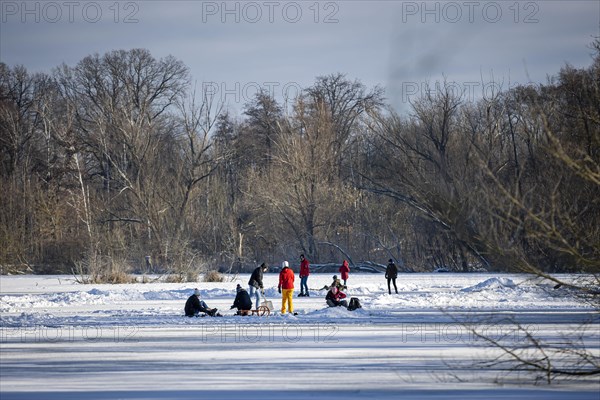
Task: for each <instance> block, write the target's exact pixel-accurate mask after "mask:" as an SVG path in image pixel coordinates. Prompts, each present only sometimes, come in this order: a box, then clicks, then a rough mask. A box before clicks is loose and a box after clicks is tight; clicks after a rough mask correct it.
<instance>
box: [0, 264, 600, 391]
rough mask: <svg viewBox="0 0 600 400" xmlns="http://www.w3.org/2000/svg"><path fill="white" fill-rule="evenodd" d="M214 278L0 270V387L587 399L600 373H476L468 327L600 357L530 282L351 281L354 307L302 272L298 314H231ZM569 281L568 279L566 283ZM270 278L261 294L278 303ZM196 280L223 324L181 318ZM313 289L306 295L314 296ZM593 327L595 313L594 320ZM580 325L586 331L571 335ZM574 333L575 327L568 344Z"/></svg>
mask: <svg viewBox="0 0 600 400" xmlns="http://www.w3.org/2000/svg"><path fill="white" fill-rule="evenodd" d="M229 278H230V279H229V281H228V282H224V283H202V282H199V283H185V284H167V283H149V284H141V283H140V284H132V285H79V284H77V283H76V282H74V280H73V278H72V277H68V276H18V277H13V276H2V277H0V312H1V317H0V346H1V347H0V374H1V380H0V383H1V385H0V394H1V397H2V399H3V400H6V399H30V398H35V399H109V398H110V399H112V398H133V399H198V398H208V399H213V398H214V399H229V398H232V399H233V398H235V399H238V398H244V399H283V398H285V399H304V398H319V399H320V398H323V399H325V398H331V397H332V396H334V397H341V398H345V399H355V398H372V399H380V398H399V397H403V398H410V399H483V398H486V399H490V398H494V399H499V398H528V399H595V400H597V399H598V398H599V396H600V383H599V381H598V377H597V376H596V377H591V378H581V379H579V378H578V379H576V380H559V381H557V382H555V383H553V384H552V385H547V384H546V383H545V381H543V380H540V381H538V382H537V383H538V384H537V385H534V383H536V382H535V377H536V376H535V375H531V374H527V373H524V372H521V373H514V372H513V373H509V371H508V370H507V366H506V365H497V366H495V367H489V368H483V367H482V365H481V364H480V362H482V361H489V360H490V359H492V358H493V357H494V356H496V355H499V354H500V353H499V350H497V349H494V348H492V347H490V346H489V344H488V343H487V342H485V341H484V340H482V339H481V338H478V337H477V336H476V335H474V333H473V332H472V331H471V330H470V328H471V327H476V328H477V329H478V330H479V331H483V332H485V333H487V334H488V335H489V336H491V337H493V338H502V339H506V338H507V337H508V338H509V340H510V341H512V342H513V343H516V344H519V343H523V344H524V345H525V344H527V343H528V342H527V340H526V337H525V333H524V331H521V330H515V326H516V325H515V322H516V323H518V324H520V326H522V327H524V328H527V330H528V331H529V332H533V333H535V335H536V336H538V337H540V338H542V339H544V340H545V341H549V342H552V343H564V345H565V346H567V345H570V346H572V345H574V343H579V344H580V345H582V346H585V347H586V348H588V350H591V352H592V353H593V354H594V355H595V356H596V357H600V332H599V331H600V323H599V320H598V314H597V313H596V312H595V311H594V310H593V309H592V308H591V307H588V306H586V305H585V304H582V303H580V302H578V301H575V300H574V299H573V298H572V296H569V295H568V292H566V291H565V290H562V289H559V290H554V289H552V286H553V284H552V283H550V282H547V281H541V280H539V279H530V278H528V277H526V276H524V275H494V274H468V275H467V274H406V275H400V276H399V278H398V289H399V292H400V293H399V294H393V295H388V294H387V287H386V282H385V279H384V278H383V275H380V274H375V275H373V274H363V275H357V274H354V275H351V276H350V279H349V281H348V286H349V290H348V295H349V297H350V296H352V297H358V298H359V299H360V301H361V303H362V305H363V308H362V309H360V310H357V311H354V312H350V311H347V310H345V309H341V308H335V309H330V308H327V306H326V304H325V302H324V296H325V291H319V290H318V288H321V287H323V286H324V285H325V284H329V283H330V281H331V275H330V274H327V275H311V277H310V279H309V286H310V287H311V297H309V298H298V297H294V305H295V310H296V311H297V312H298V314H299V315H298V316H293V315H284V316H282V315H280V314H279V312H278V311H276V312H274V313H273V314H271V315H270V316H268V317H257V316H253V317H238V316H234V315H233V311H230V310H229V306H230V305H231V304H232V303H233V298H234V295H235V286H236V284H237V283H240V284H241V285H242V286H245V285H246V283H247V281H248V276H247V275H241V276H235V277H229ZM566 278H567V279H577V277H576V276H572V277H566ZM276 284H277V275H275V274H267V275H266V276H265V286H266V288H267V291H266V294H267V297H268V298H269V300H272V301H273V303H274V305H275V307H276V308H278V307H279V306H280V304H281V301H280V295H279V294H278V293H277V290H276ZM195 287H197V288H199V289H200V291H201V293H202V299H203V300H204V301H206V302H207V303H208V305H209V306H211V307H217V308H218V309H219V310H220V312H221V313H222V314H223V315H224V316H223V317H222V318H210V317H206V318H186V317H184V316H183V305H184V303H185V300H186V299H187V297H188V296H189V295H190V294H191V293H192V291H193V289H194V288H195ZM313 288H314V289H313ZM590 321H592V322H591V323H590ZM581 326H586V327H587V330H585V331H583V332H582V333H580V332H581V331H580V330H578V329H579V327H581ZM569 335H575V336H574V337H570V336H569Z"/></svg>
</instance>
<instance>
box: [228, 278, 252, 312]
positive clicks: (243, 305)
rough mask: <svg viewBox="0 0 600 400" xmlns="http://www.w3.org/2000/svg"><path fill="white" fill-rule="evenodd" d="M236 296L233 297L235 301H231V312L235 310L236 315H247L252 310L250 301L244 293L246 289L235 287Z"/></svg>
mask: <svg viewBox="0 0 600 400" xmlns="http://www.w3.org/2000/svg"><path fill="white" fill-rule="evenodd" d="M236 291H237V294H236V295H235V300H234V301H233V305H232V306H231V308H230V309H231V310H232V309H234V308H237V313H236V315H248V311H249V310H251V309H252V300H250V295H249V294H248V292H246V289H244V288H243V287H241V286H240V285H237V288H236Z"/></svg>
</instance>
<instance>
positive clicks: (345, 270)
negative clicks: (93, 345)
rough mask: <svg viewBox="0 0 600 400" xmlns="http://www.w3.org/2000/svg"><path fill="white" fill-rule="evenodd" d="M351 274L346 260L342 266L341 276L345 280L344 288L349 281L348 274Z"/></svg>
mask: <svg viewBox="0 0 600 400" xmlns="http://www.w3.org/2000/svg"><path fill="white" fill-rule="evenodd" d="M349 273H350V266H349V265H348V261H346V260H344V262H343V263H342V266H341V267H340V275H341V276H342V279H343V280H344V286H346V282H347V281H348V274H349Z"/></svg>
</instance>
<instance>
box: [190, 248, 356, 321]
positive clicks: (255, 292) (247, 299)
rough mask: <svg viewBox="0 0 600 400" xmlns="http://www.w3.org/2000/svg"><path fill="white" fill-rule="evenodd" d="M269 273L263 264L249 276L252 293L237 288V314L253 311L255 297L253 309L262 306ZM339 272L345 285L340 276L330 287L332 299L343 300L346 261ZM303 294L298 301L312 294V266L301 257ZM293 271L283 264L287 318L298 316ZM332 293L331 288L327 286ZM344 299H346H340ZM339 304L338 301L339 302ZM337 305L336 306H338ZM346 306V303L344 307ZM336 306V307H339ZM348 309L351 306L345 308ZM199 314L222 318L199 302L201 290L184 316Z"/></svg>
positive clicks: (282, 286)
mask: <svg viewBox="0 0 600 400" xmlns="http://www.w3.org/2000/svg"><path fill="white" fill-rule="evenodd" d="M268 270H269V267H268V266H267V265H266V264H265V263H262V264H261V265H260V266H259V267H258V268H256V269H255V270H254V271H252V274H251V275H250V280H249V281H248V287H249V291H246V290H245V289H244V288H243V287H242V286H241V285H239V284H238V285H237V288H236V297H235V300H234V302H233V305H232V306H231V309H234V308H237V310H238V314H242V313H243V311H247V310H251V309H252V306H253V303H252V297H254V300H255V302H254V305H255V308H258V306H259V305H260V295H261V294H262V295H263V297H264V294H265V289H264V284H263V276H264V273H265V272H267V271H268ZM339 272H340V275H341V279H342V280H343V281H344V284H343V285H342V284H341V281H340V280H339V279H337V275H335V276H334V281H333V284H332V285H331V287H336V288H337V289H336V290H337V291H336V293H335V294H334V295H333V298H337V299H341V298H343V297H346V295H345V294H344V293H343V292H342V289H345V288H346V283H347V281H348V277H349V273H350V267H349V265H348V261H346V260H344V262H343V263H342V265H341V267H340V268H339ZM299 275H300V293H299V294H298V297H310V291H309V289H308V277H309V275H310V264H309V262H308V260H307V259H306V257H304V254H301V255H300V274H299ZM294 280H295V277H294V271H293V270H292V269H291V268H290V265H289V263H288V262H287V261H284V262H283V263H282V268H281V272H280V273H279V284H278V286H277V290H278V291H279V293H280V294H281V313H282V314H285V313H286V311H287V312H288V313H290V314H294V315H297V314H296V313H295V312H294V301H293V296H294ZM326 288H327V289H328V290H329V289H330V287H329V286H326ZM330 291H331V290H329V291H328V293H327V296H326V299H325V300H326V301H327V304H330V297H331V296H330ZM342 295H343V297H341V296H342ZM336 301H337V300H336ZM336 304H337V303H336ZM341 304H344V303H341ZM336 306H337V305H336ZM345 306H346V307H347V306H348V305H347V304H345ZM200 313H203V314H205V315H209V316H212V317H214V316H221V314H219V313H218V310H217V309H216V308H209V307H208V305H207V304H206V303H205V302H204V301H203V300H200V291H199V290H198V289H195V290H194V294H192V295H191V296H190V297H189V298H188V300H187V302H186V303H185V315H186V316H188V317H193V316H198V315H200Z"/></svg>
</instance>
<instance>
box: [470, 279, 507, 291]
mask: <svg viewBox="0 0 600 400" xmlns="http://www.w3.org/2000/svg"><path fill="white" fill-rule="evenodd" d="M516 287H517V285H516V284H515V283H514V282H513V281H512V279H509V278H489V279H486V280H485V281H483V282H481V283H478V284H477V285H473V286H469V287H466V288H464V289H461V292H481V291H482V290H496V289H514V288H516Z"/></svg>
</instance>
